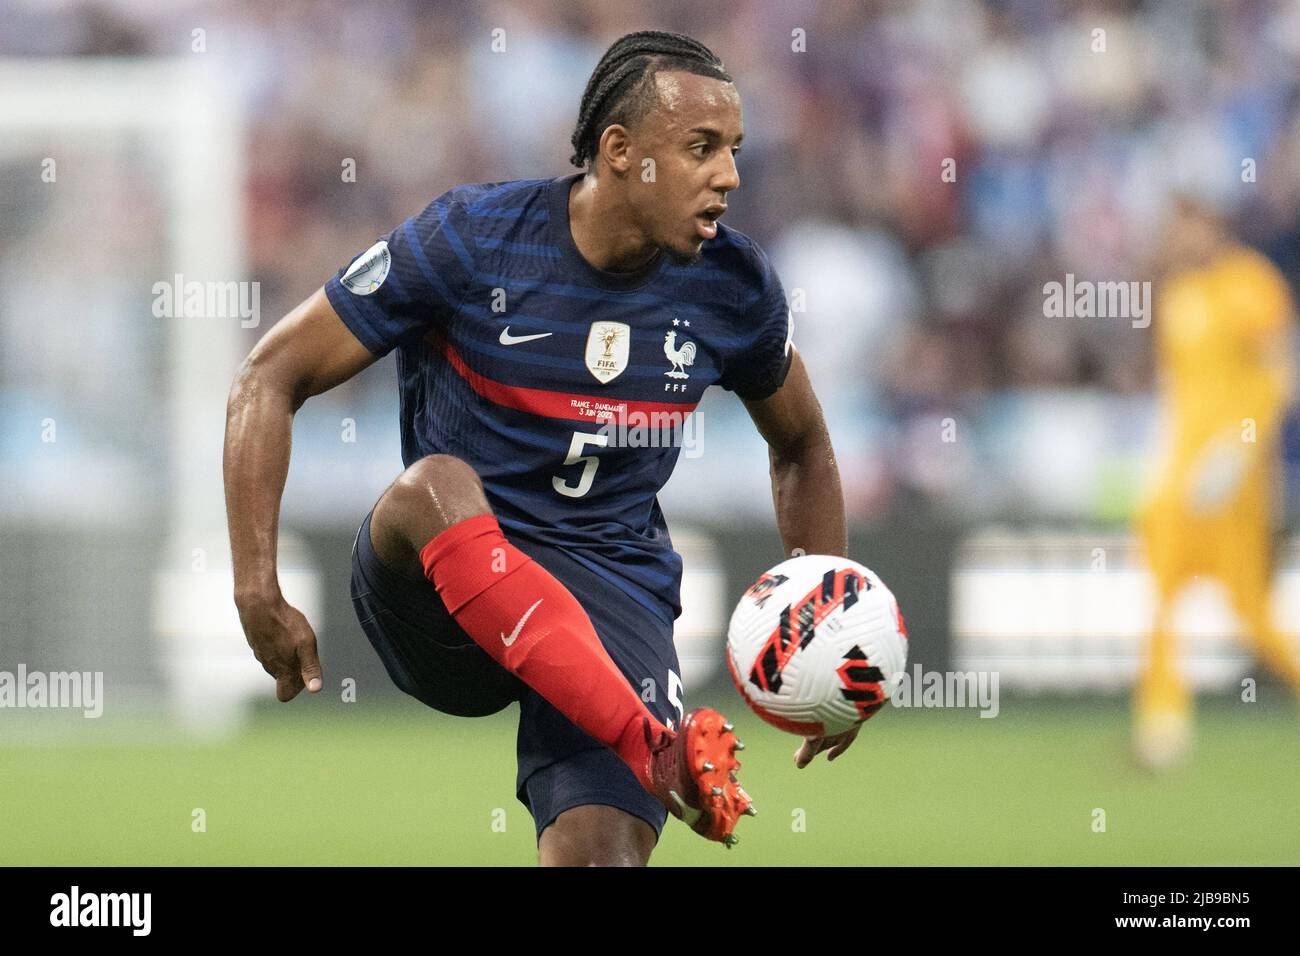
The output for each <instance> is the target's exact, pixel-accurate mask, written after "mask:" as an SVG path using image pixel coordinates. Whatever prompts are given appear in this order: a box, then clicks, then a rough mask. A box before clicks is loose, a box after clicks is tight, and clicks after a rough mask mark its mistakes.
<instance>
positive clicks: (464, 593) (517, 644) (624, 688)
mask: <svg viewBox="0 0 1300 956" xmlns="http://www.w3.org/2000/svg"><path fill="white" fill-rule="evenodd" d="M420 561H421V563H422V564H423V565H424V575H425V577H427V578H428V579H429V580H430V581H432V582H433V584H434V586H435V587H436V588H437V589H438V594H439V596H440V597H441V598H442V600H443V603H444V604H446V605H447V610H448V611H450V612H451V615H452V616H453V617H454V618H455V619H456V623H457V624H459V625H460V626H461V628H463V629H464V631H465V633H467V634H468V635H469V636H470V637H472V638H473V639H474V642H475V643H476V644H478V645H479V646H480V647H481V648H483V649H484V650H485V651H487V652H488V653H489V654H490V655H491V656H492V658H493V660H495V661H497V662H498V663H500V664H501V665H502V666H503V667H505V668H506V669H507V670H509V671H510V673H512V674H515V675H516V676H517V677H519V679H520V680H522V681H523V682H524V683H525V684H527V685H528V686H529V687H531V688H532V689H533V690H535V691H537V693H539V694H541V695H542V696H543V697H545V698H546V699H547V700H548V701H550V702H551V704H552V706H554V707H555V709H556V710H558V711H559V712H560V713H562V714H563V715H564V716H565V717H567V718H569V720H571V721H572V722H573V723H574V724H575V725H576V726H577V727H578V728H579V729H581V730H582V731H584V732H585V733H587V734H588V735H590V736H592V737H594V738H596V739H597V740H599V741H600V742H601V743H603V744H605V746H607V747H609V748H610V749H612V750H613V751H614V752H615V753H617V754H618V755H619V757H621V758H622V759H623V761H624V762H625V763H626V764H627V765H628V766H629V767H631V768H632V770H633V772H634V773H635V774H636V775H637V779H638V780H640V781H641V784H642V786H645V787H646V788H647V789H650V788H649V786H648V780H649V760H650V748H649V746H648V745H647V744H646V740H645V730H644V727H643V721H644V720H645V719H646V718H649V719H650V727H651V731H652V732H653V733H654V734H655V737H656V739H657V737H658V733H659V731H660V730H663V729H664V727H663V724H662V723H661V722H660V721H659V720H658V719H657V718H655V716H654V715H653V714H651V713H650V712H649V711H648V710H647V709H646V707H645V705H644V704H643V703H642V702H641V698H640V697H638V696H637V694H636V691H634V690H633V689H632V686H631V684H629V683H628V681H627V678H626V677H624V676H623V672H622V671H620V670H619V669H618V665H617V664H615V663H614V662H613V660H611V659H610V656H609V653H608V652H607V651H606V650H605V647H604V645H602V644H601V643H600V638H599V637H597V636H596V631H595V629H594V628H593V627H592V626H591V620H590V618H588V617H587V612H586V611H584V610H583V609H582V605H580V604H579V603H578V602H577V600H576V599H575V598H574V596H573V595H572V594H571V593H569V589H568V588H566V587H565V586H564V585H563V584H561V583H560V582H559V581H557V580H556V579H555V578H554V577H552V576H551V574H550V572H548V571H547V570H546V569H545V568H543V567H542V566H541V565H540V564H538V563H537V562H536V561H534V560H533V559H532V558H530V557H528V555H526V554H524V553H523V552H522V551H520V550H519V549H518V548H516V547H515V546H514V545H512V544H511V543H510V542H509V541H507V540H506V538H505V535H503V534H502V533H501V526H500V525H499V524H497V519H496V518H495V516H493V515H490V514H485V515H475V516H474V517H472V518H466V519H465V520H463V521H460V522H457V523H456V524H454V525H452V526H451V527H450V528H448V529H447V530H445V531H443V532H442V533H441V534H440V535H438V536H437V537H436V538H434V539H433V540H432V541H430V542H429V543H428V544H426V545H425V546H424V548H423V549H422V550H421V551H420ZM507 642H509V643H507Z"/></svg>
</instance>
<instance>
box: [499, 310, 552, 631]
mask: <svg viewBox="0 0 1300 956" xmlns="http://www.w3.org/2000/svg"><path fill="white" fill-rule="evenodd" d="M549 334H550V333H549V332H548V333H547V335H549ZM541 603H542V599H541V598H538V599H537V604H534V605H533V606H532V607H530V608H529V609H528V610H527V611H525V612H524V616H523V617H521V618H520V619H519V623H518V624H516V625H515V629H514V630H513V631H511V632H510V636H509V637H506V636H505V634H502V635H501V643H502V644H504V645H505V646H506V647H509V646H510V645H511V644H513V643H514V642H515V638H516V637H518V636H519V632H520V631H521V630H522V629H523V626H524V621H526V620H528V618H529V616H530V615H531V614H532V613H533V612H534V611H536V610H537V605H538V604H541Z"/></svg>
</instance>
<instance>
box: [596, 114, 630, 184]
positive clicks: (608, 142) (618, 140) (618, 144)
mask: <svg viewBox="0 0 1300 956" xmlns="http://www.w3.org/2000/svg"><path fill="white" fill-rule="evenodd" d="M597 148H598V152H599V153H600V155H601V157H602V158H603V159H604V160H605V162H606V163H607V164H608V165H609V168H610V169H612V170H613V171H614V172H615V173H617V174H618V175H620V176H621V175H623V174H624V173H626V172H627V171H628V169H630V168H631V166H632V137H631V136H630V135H628V131H627V127H626V126H623V125H622V124H621V123H611V124H610V125H609V126H606V127H605V132H603V133H601V134H600V143H599V144H598V147H597Z"/></svg>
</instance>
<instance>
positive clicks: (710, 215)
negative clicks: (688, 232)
mask: <svg viewBox="0 0 1300 956" xmlns="http://www.w3.org/2000/svg"><path fill="white" fill-rule="evenodd" d="M726 211H727V207H726V206H725V205H724V204H722V203H714V204H713V205H712V206H709V207H707V208H705V209H704V210H703V211H702V212H699V213H697V214H696V216H695V231H696V233H697V234H699V236H700V237H701V238H703V239H712V238H713V237H714V236H716V235H717V234H718V219H720V218H721V217H722V214H723V213H724V212H726Z"/></svg>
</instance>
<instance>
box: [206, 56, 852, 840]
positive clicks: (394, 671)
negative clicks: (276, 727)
mask: <svg viewBox="0 0 1300 956" xmlns="http://www.w3.org/2000/svg"><path fill="white" fill-rule="evenodd" d="M742 135H743V134H742V126H741V111H740V100H739V97H738V94H737V92H736V87H735V86H734V84H733V83H732V80H731V77H730V76H729V75H728V74H727V73H726V72H725V71H724V69H723V65H722V63H721V61H720V60H719V59H718V58H717V57H716V56H715V55H714V54H713V53H712V52H711V51H710V50H709V49H708V48H707V47H705V46H703V45H702V44H700V43H698V42H696V41H695V40H692V39H690V38H689V37H685V36H680V35H676V34H667V33H658V32H643V33H634V34H629V35H628V36H625V37H623V38H622V39H620V40H618V41H617V42H616V43H614V45H613V46H611V47H610V49H609V50H608V51H607V52H606V53H605V55H604V57H603V58H602V59H601V60H600V62H599V64H598V65H597V66H596V69H595V71H594V72H593V74H592V76H591V79H590V81H589V82H588V84H587V88H586V91H585V93H584V95H583V98H582V104H581V108H580V111H579V117H578V123H577V128H576V129H575V130H574V133H573V137H572V142H573V147H574V155H573V163H574V165H575V166H578V167H579V169H580V170H582V172H580V173H578V174H576V175H570V176H565V177H560V178H556V179H538V180H529V181H521V182H506V183H493V184H481V185H467V186H460V187H457V188H455V189H452V190H450V191H449V192H446V193H444V194H443V195H441V196H439V197H438V198H437V199H435V200H434V201H433V202H432V203H430V205H429V206H428V207H427V208H426V209H425V210H424V211H423V212H421V213H419V214H418V215H416V216H414V217H412V218H411V219H409V220H407V221H406V222H404V223H403V224H401V225H400V226H398V228H396V229H395V230H393V231H392V232H391V233H389V234H388V235H387V236H386V237H385V238H383V239H382V240H380V241H379V242H377V243H375V244H374V245H373V246H371V247H370V248H369V249H368V250H366V251H365V252H363V253H362V254H361V255H360V256H358V257H357V258H356V259H354V260H353V261H352V263H351V264H350V265H348V266H347V267H345V268H343V269H342V270H340V272H339V273H338V275H337V276H335V277H334V278H333V279H331V280H330V281H329V282H328V283H326V285H325V287H324V288H323V289H322V290H320V291H318V292H316V293H315V294H314V295H312V296H311V297H310V298H309V299H307V300H306V301H305V302H304V303H303V304H302V305H300V306H298V308H296V309H295V310H294V311H293V312H291V313H290V314H289V315H288V316H286V317H285V318H284V319H283V320H282V321H280V322H279V323H277V324H276V325H275V327H274V328H272V329H271V330H270V332H269V333H268V334H267V335H266V336H265V337H264V338H263V339H262V340H261V341H260V342H259V343H258V345H257V347H256V348H255V349H254V350H253V352H252V353H251V354H250V355H249V357H248V359H247V360H246V361H245V363H244V365H243V367H242V368H241V370H240V372H239V375H238V378H237V380H236V382H235V385H234V388H233V390H232V393H231V397H230V402H229V409H228V421H227V432H226V454H225V480H226V497H227V511H228V516H229V524H230V538H231V548H232V552H233V559H234V570H235V600H236V603H237V604H238V607H239V612H240V620H241V621H242V623H243V626H244V631H245V633H246V635H247V638H248V641H249V644H250V645H251V646H252V648H253V651H254V653H255V654H256V656H257V658H258V660H259V661H261V663H262V665H263V667H265V669H266V670H267V672H268V673H269V674H271V675H272V676H273V677H275V679H276V690H277V696H278V697H279V699H280V700H283V701H288V700H290V699H292V698H293V697H294V696H295V695H296V694H297V693H298V692H299V691H300V690H302V688H303V687H304V686H305V687H306V688H307V689H308V690H309V691H311V692H316V691H318V690H319V689H320V688H321V667H320V664H319V661H318V657H317V652H316V640H315V636H314V634H313V633H312V631H311V628H310V627H309V625H308V624H307V622H306V620H305V619H304V618H303V616H302V615H301V614H300V613H299V612H298V611H297V610H295V609H294V608H292V607H290V606H289V605H288V604H287V603H286V602H285V601H284V598H283V597H282V596H281V593H280V590H279V587H278V584H277V581H276V570H275V554H276V526H277V516H278V510H279V499H280V496H281V494H282V492H283V489H284V481H285V476H286V472H287V469H288V464H289V444H290V433H291V425H292V419H293V414H294V412H295V411H296V410H297V409H298V408H299V407H300V406H301V405H302V403H303V402H304V401H306V400H307V399H308V398H309V397H311V396H312V395H316V394H319V393H320V392H323V391H325V390H326V389H329V388H331V387H333V386H335V385H337V384H339V383H340V382H342V381H344V380H346V379H348V378H350V377H351V376H353V375H355V374H357V372H359V371H361V370H362V369H363V368H365V367H366V366H368V365H370V364H371V363H372V362H374V361H376V360H377V359H378V358H380V357H381V356H383V355H386V354H387V353H388V352H390V351H392V350H394V349H396V350H397V370H398V377H399V380H400V393H401V433H402V458H403V462H404V464H405V467H406V470H405V471H404V472H402V474H401V475H400V476H398V478H397V480H396V481H394V482H393V484H392V485H391V486H390V487H389V488H388V490H387V491H385V492H384V494H383V495H382V496H381V497H380V499H379V501H378V502H377V503H376V505H375V506H374V509H373V510H372V511H371V512H370V514H369V515H368V516H367V517H366V519H365V520H364V521H363V522H362V524H361V528H360V531H359V533H358V535H357V539H356V543H355V546H354V551H353V571H352V596H353V603H354V605H355V608H356V612H357V615H358V618H359V620H360V622H361V626H362V629H363V630H364V631H365V633H366V635H367V636H368V638H369V639H370V641H371V643H372V644H373V645H374V648H375V650H376V651H377V652H378V654H379V656H380V657H381V658H382V660H383V662H384V665H385V667H386V668H387V670H388V672H389V674H390V676H391V677H392V678H393V680H394V682H395V683H396V684H397V685H398V686H399V687H400V688H401V689H402V690H404V691H405V692H407V693H408V694H411V695H412V696H414V697H416V698H417V699H419V700H421V701H423V702H424V703H425V704H427V705H429V706H430V707H433V708H435V709H437V710H440V711H443V712H445V713H450V714H456V715H462V716H479V715H485V714H491V713H495V712H497V711H499V710H501V709H503V708H504V707H506V706H507V705H508V704H510V703H511V702H513V701H518V702H519V705H520V715H519V736H518V764H519V766H518V777H517V792H518V797H519V799H520V801H521V802H523V803H524V805H525V806H527V807H528V809H529V811H530V812H531V814H532V815H533V818H534V821H535V824H536V828H537V833H538V851H539V857H540V861H541V863H542V864H543V865H569V864H643V863H645V862H646V861H647V860H648V859H649V856H650V852H651V850H652V849H653V848H654V845H655V842H656V841H657V839H658V835H659V832H660V830H661V829H662V827H663V824H664V821H665V819H666V815H667V813H668V812H672V813H673V814H674V815H677V816H679V817H681V818H682V819H684V820H685V821H686V822H688V823H689V824H690V825H691V827H692V829H694V830H695V831H696V832H698V833H701V834H702V835H704V836H706V837H707V838H709V839H712V840H717V841H722V842H725V843H727V844H728V845H730V843H731V842H733V841H734V836H733V834H732V829H733V827H734V826H735V823H736V821H737V819H738V818H739V816H740V815H742V814H744V813H745V812H747V811H751V812H752V808H751V807H750V799H749V797H748V795H747V794H746V793H745V792H744V791H743V790H742V789H741V788H740V787H739V785H738V783H737V781H736V778H735V775H734V773H733V771H734V770H735V768H736V767H737V766H738V762H737V760H736V758H735V755H734V751H735V750H737V749H739V746H740V745H739V744H738V742H737V741H736V739H735V737H734V735H733V734H732V732H731V726H730V724H727V723H725V721H724V718H723V717H722V716H721V715H720V714H718V713H717V712H715V711H712V710H708V709H697V710H693V711H691V712H689V713H687V712H684V709H683V702H682V694H683V690H682V685H681V680H680V678H679V676H678V673H677V670H678V664H677V658H676V654H675V652H674V648H673V639H672V638H673V621H674V619H675V618H676V616H677V615H678V614H679V613H680V610H681V609H680V605H679V585H680V579H681V560H680V558H679V556H678V555H677V554H676V553H675V552H674V551H673V547H672V542H671V541H670V540H669V536H668V533H667V529H666V527H665V524H664V518H663V515H662V513H661V512H660V509H659V505H658V501H657V498H656V495H657V493H658V491H659V489H660V488H661V487H662V486H663V484H664V482H665V481H667V479H668V477H669V475H670V473H671V471H672V468H673V466H674V464H675V462H676V459H677V457H678V454H679V452H680V443H673V442H671V441H669V442H658V443H654V442H650V443H648V442H646V441H644V440H638V441H635V442H633V441H630V440H629V441H626V442H622V443H620V442H619V440H618V438H619V436H620V435H622V434H625V432H624V430H623V427H622V426H631V427H640V426H641V424H642V423H646V422H650V423H657V424H653V425H651V426H650V427H652V428H657V427H659V426H663V425H664V423H667V426H669V427H666V428H660V430H661V431H663V432H664V433H668V434H672V433H674V428H673V427H672V426H673V425H680V420H681V418H682V417H683V416H685V415H686V414H689V413H690V411H691V410H692V409H694V408H695V406H696V405H697V403H698V402H699V401H700V396H701V395H702V394H703V392H704V390H705V389H706V388H707V387H708V386H710V385H715V384H716V385H721V386H722V387H723V388H725V389H729V390H731V391H733V392H735V393H736V394H737V395H739V396H740V398H741V399H742V400H743V401H744V403H745V406H746V408H747V409H748V411H749V413H750V415H751V416H752V418H753V420H754V422H755V424H756V426H757V428H758V430H759V431H760V433H761V434H762V435H763V437H764V438H765V439H766V440H767V442H768V444H769V446H770V459H771V473H772V491H773V499H774V503H775V508H776V516H777V524H778V527H779V530H780V534H781V538H782V541H783V543H784V545H785V548H786V549H787V552H790V551H793V550H794V549H796V548H802V549H803V550H804V551H806V552H810V553H824V554H841V555H842V554H844V553H845V551H846V547H847V542H846V533H845V518H844V503H843V495H842V493H841V490H840V480H839V473H838V470H837V467H836V464H835V457H834V454H833V452H832V449H831V444H830V439H829V436H828V434H827V431H826V427H825V423H824V421H823V418H822V413H821V408H820V406H819V404H818V402H817V399H816V397H815V395H814V393H813V390H812V387H811V385H810V384H809V379H808V375H807V372H806V371H805V369H804V367H803V365H802V363H801V361H800V359H799V356H798V354H797V353H796V351H795V349H794V347H793V345H792V343H791V317H790V313H789V310H788V309H787V306H786V302H785V297H784V292H783V291H782V288H781V284H780V282H779V281H778V279H777V276H776V274H775V272H774V271H773V270H772V267H771V265H770V264H769V262H768V260H767V257H766V256H765V255H764V254H763V252H762V251H761V250H759V248H758V247H757V246H756V245H755V244H754V243H753V242H752V241H751V240H750V239H748V238H746V237H745V236H743V235H741V234H740V233H738V232H735V231H733V230H730V229H728V228H727V227H725V226H723V225H721V224H720V223H719V222H718V218H719V217H720V216H721V215H722V214H723V212H724V211H725V210H726V208H727V205H726V204H727V198H728V195H729V194H730V193H731V192H732V190H734V189H736V188H737V187H738V186H739V185H740V177H739V175H738V174H737V171H736V163H735V154H736V152H737V151H738V150H739V149H740V142H741V138H742ZM611 426H619V427H616V428H613V429H611ZM676 433H677V434H680V429H679V428H678V429H676ZM642 437H644V436H642ZM647 444H648V445H649V447H647ZM647 690H649V691H652V692H650V693H647ZM643 698H644V700H643ZM854 736H855V734H854V733H853V732H850V733H847V734H843V735H839V736H837V737H833V738H824V739H823V738H810V739H807V740H805V741H804V742H803V745H802V746H801V747H800V748H799V751H798V752H797V753H796V755H795V762H796V765H797V766H800V767H802V766H805V765H806V764H807V763H808V762H809V761H810V760H812V758H813V757H814V755H815V754H817V753H818V752H820V751H822V750H827V751H829V754H828V759H833V758H834V757H836V756H838V754H839V753H841V752H842V751H843V750H844V748H846V747H848V746H849V745H850V744H851V743H852V741H853V738H854Z"/></svg>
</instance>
